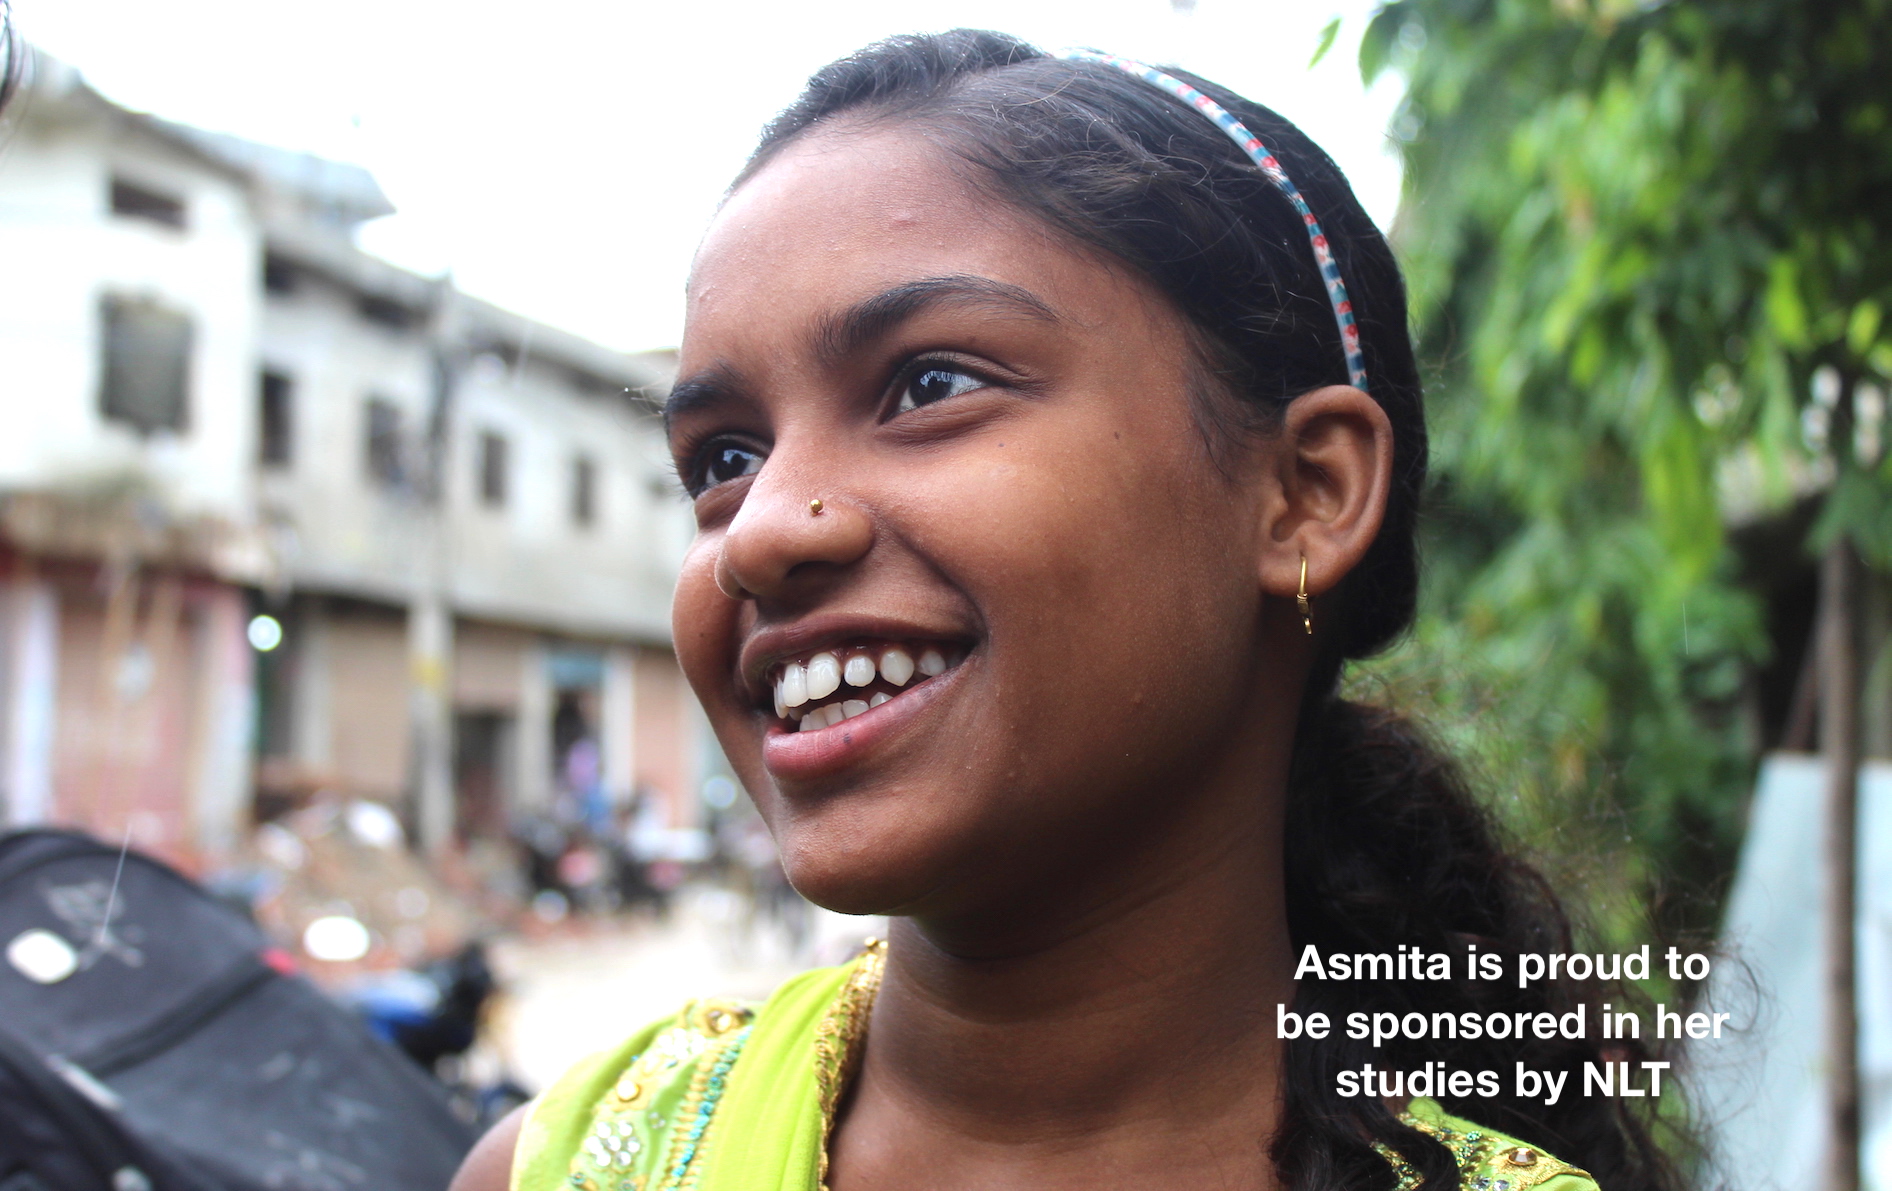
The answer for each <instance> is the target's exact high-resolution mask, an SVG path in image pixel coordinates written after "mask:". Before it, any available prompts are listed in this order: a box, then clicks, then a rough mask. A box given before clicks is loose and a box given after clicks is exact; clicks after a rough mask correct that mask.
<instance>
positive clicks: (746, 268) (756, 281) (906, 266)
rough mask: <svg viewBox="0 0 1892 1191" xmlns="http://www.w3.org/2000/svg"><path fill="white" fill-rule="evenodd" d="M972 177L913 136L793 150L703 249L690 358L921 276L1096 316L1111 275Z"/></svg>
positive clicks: (730, 205)
mask: <svg viewBox="0 0 1892 1191" xmlns="http://www.w3.org/2000/svg"><path fill="white" fill-rule="evenodd" d="M971 168H972V167H970V166H968V165H966V164H964V163H963V162H962V161H961V160H960V159H958V158H956V157H955V156H954V155H953V154H952V153H951V152H950V150H947V149H945V148H942V147H941V146H939V145H938V144H936V143H935V142H934V140H933V139H931V138H929V137H928V136H926V135H924V134H922V133H921V132H919V131H917V130H912V129H901V128H869V129H859V128H855V129H848V128H842V129H836V130H833V131H828V130H821V131H817V132H814V133H811V134H809V135H807V136H804V137H801V138H799V139H798V140H797V141H795V142H793V143H792V144H790V145H788V146H787V147H786V148H785V149H784V150H783V151H782V152H781V153H780V154H779V155H778V156H777V157H775V158H774V159H773V160H772V161H770V162H769V164H768V165H766V166H765V167H763V168H762V169H761V170H759V171H758V172H757V173H756V174H755V175H754V176H753V177H751V178H750V179H749V180H748V181H746V182H745V183H744V184H743V185H742V186H741V187H740V188H738V189H737V190H736V192H735V193H734V194H732V195H731V196H730V198H729V200H728V201H727V202H726V203H725V204H724V206H723V208H722V210H721V211H720V212H718V214H717V216H716V219H715V220H714V221H713V222H712V224H711V226H710V229H709V231H708V233H707V234H706V235H705V237H704V239H703V242H702V245H701V247H700V248H699V249H698V251H697V256H696V260H695V263H694V267H693V268H692V270H691V278H690V291H689V322H688V324H687V327H686V333H685V351H686V354H687V353H688V351H689V348H690V340H691V337H692V336H693V335H695V336H700V335H701V334H703V333H711V334H716V335H719V336H720V335H721V334H723V333H726V332H727V331H728V330H729V329H730V328H731V327H732V326H733V327H753V326H754V323H753V319H754V318H755V316H756V312H757V311H758V310H766V311H768V314H769V317H770V319H771V320H784V319H792V318H794V317H796V316H797V315H802V316H806V317H808V318H819V317H821V314H822V312H823V311H826V310H831V309H833V308H835V307H836V306H837V305H846V304H849V303H852V302H855V301H859V300H860V299H862V298H863V297H867V296H871V295H872V294H873V293H876V292H879V291H881V290H884V289H886V288H887V287H889V286H894V285H900V284H905V283H909V282H911V281H914V280H916V279H921V278H937V277H948V276H964V277H980V278H989V279H992V280H995V281H1000V282H1003V283H1006V284H1008V285H1013V286H1019V287H1022V288H1025V289H1028V290H1031V291H1032V292H1034V293H1039V294H1041V295H1042V296H1044V297H1045V298H1046V300H1047V301H1048V302H1052V303H1054V304H1059V305H1063V304H1065V302H1066V301H1074V302H1076V303H1077V304H1078V305H1079V306H1082V305H1085V304H1087V301H1086V299H1085V297H1084V296H1083V295H1084V293H1085V291H1091V292H1093V293H1095V291H1096V290H1097V286H1098V280H1099V279H1098V274H1100V273H1105V272H1111V271H1110V270H1106V269H1105V267H1104V266H1103V265H1102V263H1101V262H1100V261H1098V260H1097V259H1096V256H1095V254H1093V253H1090V252H1088V251H1086V250H1084V249H1082V248H1081V247H1079V246H1078V245H1077V244H1076V243H1075V242H1073V241H1070V240H1068V239H1067V238H1065V237H1063V236H1061V235H1059V234H1058V233H1056V232H1054V231H1053V230H1052V229H1051V228H1049V227H1048V226H1047V225H1045V224H1044V223H1043V222H1041V221H1040V220H1038V219H1036V218H1035V217H1033V216H1031V215H1028V214H1026V213H1025V212H1022V211H1020V210H1018V209H1017V208H1015V207H1013V206H1011V205H1009V204H1007V203H1005V202H1003V201H1002V200H1000V199H998V198H996V197H995V196H993V195H992V194H990V193H988V192H986V191H985V190H984V189H983V188H981V187H979V186H977V185H974V184H973V182H972V181H971V180H970V178H969V173H970V170H971ZM1060 294H1063V295H1068V297H1067V298H1065V299H1062V300H1061V299H1060V298H1059V297H1058V296H1057V295H1060ZM1098 296H1102V295H1098ZM1073 313H1076V311H1073Z"/></svg>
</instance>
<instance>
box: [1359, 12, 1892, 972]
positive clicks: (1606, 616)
mask: <svg viewBox="0 0 1892 1191" xmlns="http://www.w3.org/2000/svg"><path fill="white" fill-rule="evenodd" d="M1361 66H1362V69H1363V71H1364V73H1365V74H1366V75H1367V76H1368V77H1369V78H1371V77H1373V76H1375V75H1377V74H1379V73H1380V72H1382V71H1384V70H1388V69H1391V70H1395V71H1397V72H1399V73H1400V74H1401V75H1403V76H1404V78H1405V80H1406V82H1407V84H1408V98H1407V100H1406V102H1405V105H1404V108H1403V110H1402V112H1401V114H1400V116H1399V118H1398V121H1397V123H1396V135H1397V136H1398V139H1399V142H1400V149H1401V151H1402V153H1403V156H1404V160H1405V165H1406V195H1405V202H1404V204H1403V206H1402V208H1401V212H1400V216H1399V224H1398V226H1397V227H1396V228H1395V232H1394V239H1395V243H1396V244H1397V246H1398V248H1399V250H1400V252H1401V255H1402V257H1403V259H1404V261H1405V263H1406V266H1407V269H1408V276H1409V279H1410V281H1411V284H1412V286H1413V296H1414V310H1415V319H1416V322H1417V330H1418V332H1419V336H1420V342H1421V345H1422V346H1421V352H1422V355H1423V357H1424V358H1425V359H1426V360H1427V361H1428V363H1429V364H1430V365H1431V366H1432V367H1433V368H1434V369H1436V372H1435V375H1433V376H1432V377H1431V378H1430V381H1431V388H1430V401H1431V409H1432V419H1433V424H1434V427H1435V435H1436V438H1435V456H1434V458H1435V474H1436V475H1437V477H1438V480H1437V486H1436V490H1435V492H1434V494H1433V504H1432V519H1431V523H1430V527H1429V530H1428V533H1429V538H1430V540H1429V547H1430V556H1429V564H1430V574H1429V577H1428V587H1427V594H1426V605H1425V612H1424V615H1423V617H1422V622H1421V626H1420V628H1419V630H1418V631H1417V633H1416V634H1415V638H1414V640H1413V641H1412V642H1411V643H1410V644H1409V645H1407V646H1406V647H1405V648H1403V649H1402V650H1401V651H1399V652H1397V653H1395V654H1394V655H1393V656H1392V657H1390V658H1388V659H1386V660H1385V661H1384V662H1383V663H1381V664H1379V665H1378V666H1376V667H1375V669H1374V670H1373V671H1372V672H1370V673H1368V674H1367V675H1364V676H1358V677H1357V678H1356V681H1361V682H1370V683H1378V684H1380V685H1381V686H1383V687H1386V688H1390V691H1391V694H1392V696H1393V697H1394V698H1396V699H1398V700H1402V701H1405V702H1407V703H1408V704H1410V705H1412V706H1414V707H1415V708H1416V709H1419V710H1422V711H1424V712H1425V713H1427V714H1428V715H1429V717H1430V718H1432V719H1433V721H1434V723H1435V724H1438V725H1439V726H1440V728H1441V730H1442V731H1443V732H1444V733H1445V734H1446V735H1447V736H1448V737H1451V738H1453V742H1454V743H1457V744H1459V745H1461V747H1466V748H1468V749H1469V751H1470V752H1471V754H1472V755H1473V756H1474V757H1475V758H1476V759H1477V761H1478V763H1479V764H1480V767H1481V768H1482V770H1483V773H1482V777H1483V778H1484V779H1485V780H1486V781H1487V782H1488V783H1490V784H1492V785H1493V786H1494V788H1495V790H1496V792H1497V793H1498V794H1499V796H1500V805H1501V807H1502V808H1503V810H1504V811H1505V813H1506V814H1507V816H1508V817H1509V818H1510V819H1511V821H1512V823H1513V825H1514V826H1515V827H1517V828H1518V830H1519V831H1520V833H1521V834H1523V835H1524V836H1525V837H1526V838H1528V839H1530V840H1531V841H1532V842H1534V843H1535V844H1536V845H1537V846H1538V847H1539V849H1540V850H1541V851H1542V852H1543V853H1544V854H1545V855H1546V857H1547V858H1548V859H1550V860H1551V861H1552V864H1553V867H1558V862H1559V861H1560V859H1561V858H1563V857H1569V856H1576V855H1590V856H1598V855H1600V856H1601V857H1602V859H1601V860H1600V861H1598V862H1595V863H1594V864H1587V865H1586V866H1583V867H1577V866H1563V869H1564V871H1563V872H1562V873H1561V875H1562V876H1563V877H1564V878H1565V879H1567V880H1568V879H1573V878H1574V879H1575V880H1577V881H1579V882H1587V883H1588V886H1589V888H1590V890H1591V892H1592V893H1593V894H1594V895H1595V897H1594V901H1595V905H1596V909H1597V911H1598V913H1597V917H1598V919H1599V921H1598V923H1597V925H1598V926H1599V927H1601V928H1602V931H1603V933H1604V935H1605V936H1616V937H1622V936H1625V935H1627V934H1629V933H1630V932H1634V931H1639V930H1640V929H1641V927H1642V915H1643V913H1644V911H1645V910H1646V909H1648V908H1652V907H1653V908H1654V909H1655V910H1656V911H1657V918H1658V921H1659V922H1660V923H1661V924H1662V925H1663V926H1664V927H1666V928H1668V929H1677V928H1690V929H1694V928H1701V927H1704V926H1707V925H1709V923H1710V918H1709V914H1710V912H1711V911H1712V897H1702V896H1699V895H1700V894H1703V893H1709V894H1712V891H1713V890H1714V888H1715V885H1716V882H1717V881H1718V880H1719V879H1720V878H1721V877H1723V876H1725V874H1726V871H1727V868H1728V865H1729V863H1730V862H1731V860H1732V849H1733V845H1734V844H1735V843H1736V842H1737V840H1738V835H1739V824H1740V821H1741V812H1742V808H1743V807H1744V806H1745V800H1746V797H1747V793H1748V790H1749V788H1750V786H1751V782H1752V778H1753V772H1754V762H1755V760H1756V757H1757V751H1758V748H1759V747H1760V744H1761V742H1760V741H1758V740H1756V739H1755V732H1754V730H1753V727H1752V721H1751V717H1748V716H1744V715H1743V714H1741V712H1742V707H1743V687H1744V683H1745V682H1746V681H1747V680H1748V677H1749V675H1750V674H1751V673H1752V668H1753V667H1754V666H1755V665H1756V664H1758V663H1759V662H1761V661H1762V660H1764V657H1765V655H1766V652H1767V650H1768V649H1769V642H1768V640H1767V638H1766V634H1765V632H1764V631H1763V627H1762V618H1761V614H1760V613H1761V609H1760V605H1759V600H1758V599H1757V596H1756V593H1755V590H1754V585H1753V584H1752V583H1750V582H1749V578H1750V577H1749V576H1747V575H1744V574H1743V572H1742V570H1741V568H1740V566H1739V565H1738V560H1737V558H1736V555H1735V552H1734V551H1733V550H1732V549H1731V547H1730V544H1729V535H1728V527H1729V523H1730V520H1731V518H1737V517H1747V518H1751V517H1754V516H1764V515H1767V514H1768V513H1769V512H1770V511H1771V512H1778V511H1779V510H1781V509H1784V508H1785V507H1787V506H1789V505H1790V504H1791V503H1792V502H1793V501H1794V500H1795V499H1796V498H1802V499H1809V500H1819V501H1820V502H1821V503H1822V506H1823V512H1822V514H1821V516H1820V517H1819V518H1818V519H1817V520H1816V521H1815V523H1814V529H1813V531H1812V532H1811V534H1809V535H1808V540H1807V541H1806V542H1805V543H1804V545H1805V547H1806V549H1807V550H1808V551H1809V552H1811V551H1813V550H1815V549H1817V548H1818V547H1819V546H1820V545H1821V544H1822V543H1823V542H1824V541H1826V540H1829V538H1830V535H1832V534H1834V533H1846V534H1848V535H1850V536H1851V537H1852V538H1853V539H1854V540H1855V541H1856V543H1857V544H1858V546H1859V548H1860V550H1861V553H1862V554H1863V555H1864V556H1865V557H1866V558H1867V559H1868V561H1869V562H1872V563H1873V564H1875V565H1876V566H1878V567H1880V568H1885V567H1887V566H1888V564H1892V462H1889V461H1887V459H1886V458H1885V452H1884V451H1882V450H1881V449H1880V448H1879V446H1878V445H1877V439H1878V432H1879V426H1878V424H1877V422H1875V421H1874V420H1873V419H1874V418H1875V417H1879V416H1880V414H1881V413H1882V406H1883V398H1882V397H1881V398H1880V401H1879V404H1880V407H1881V409H1880V411H1875V410H1874V408H1872V405H1871V403H1870V398H1871V394H1872V393H1875V392H1877V393H1880V394H1883V391H1884V388H1885V385H1886V381H1887V378H1889V377H1892V325H1888V323H1889V320H1888V319H1887V318H1886V314H1887V313H1888V312H1892V0H1671V2H1669V3H1657V4H1645V3H1627V2H1624V0H1395V2H1393V3H1390V4H1388V5H1386V6H1385V7H1384V8H1383V9H1381V10H1380V11H1379V12H1378V13H1377V15H1376V16H1375V18H1374V19H1373V22H1372V24H1371V26H1370V28H1369V29H1368V31H1367V34H1366V37H1365V40H1364V42H1363V44H1362V49H1361ZM1862 394H1863V395H1865V396H1866V397H1867V400H1865V401H1860V402H1858V403H1857V404H1856V403H1855V397H1856V395H1862ZM1855 408H1857V409H1858V411H1859V417H1858V420H1857V423H1856V424H1855V422H1854V421H1853V420H1852V419H1851V411H1852V410H1853V409H1855ZM1856 448H1857V449H1856ZM1782 561H1783V562H1784V563H1788V564H1792V563H1796V562H1799V561H1800V560H1798V559H1788V560H1782ZM1441 659H1446V660H1447V661H1446V668H1444V669H1441V668H1440V661H1441ZM1678 893H1681V894H1696V895H1698V896H1694V897H1691V898H1682V899H1679V901H1678V899H1676V898H1675V897H1674V895H1676V894H1678Z"/></svg>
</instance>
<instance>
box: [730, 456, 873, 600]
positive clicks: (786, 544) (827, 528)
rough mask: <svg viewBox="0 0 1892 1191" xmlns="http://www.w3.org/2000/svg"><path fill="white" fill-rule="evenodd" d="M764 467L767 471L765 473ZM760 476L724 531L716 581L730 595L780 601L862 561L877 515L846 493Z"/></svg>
mask: <svg viewBox="0 0 1892 1191" xmlns="http://www.w3.org/2000/svg"><path fill="white" fill-rule="evenodd" d="M766 474H767V471H766V469H765V470H764V472H763V475H766ZM819 489H820V485H818V484H816V483H813V482H812V481H810V482H801V481H797V480H793V479H784V480H782V481H777V482H773V483H771V482H770V481H769V480H765V479H763V476H762V475H759V476H757V477H756V483H755V486H754V487H753V488H751V489H750V490H749V493H748V495H747V496H746V497H745V498H744V499H743V502H742V508H741V510H740V511H738V512H737V514H736V516H735V519H734V520H733V521H731V522H730V524H729V528H728V530H727V531H725V532H724V534H723V544H722V550H721V552H720V553H719V554H718V555H717V559H716V586H717V587H718V588H720V589H721V590H722V592H723V594H724V595H727V596H729V597H730V598H731V599H749V600H778V599H783V598H787V597H789V596H791V595H792V593H793V591H794V589H795V588H796V587H797V586H798V585H800V584H803V583H805V582H807V581H808V580H810V579H812V578H814V577H816V576H818V575H820V574H822V573H831V572H833V571H835V570H839V569H842V568H845V567H847V566H849V565H851V564H853V563H855V562H858V561H860V559H861V558H862V556H864V555H865V554H866V553H867V550H868V547H869V546H871V545H872V544H873V540H874V526H873V520H872V518H871V517H870V516H869V515H868V513H867V511H866V510H865V509H863V508H861V507H860V506H859V505H857V504H855V503H854V502H853V501H851V500H849V499H848V498H847V497H846V495H845V494H842V493H838V492H834V491H827V492H825V493H824V492H823V491H821V490H819Z"/></svg>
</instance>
